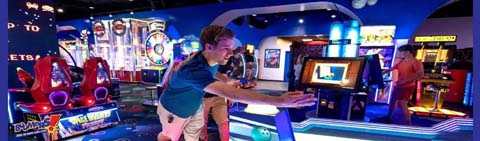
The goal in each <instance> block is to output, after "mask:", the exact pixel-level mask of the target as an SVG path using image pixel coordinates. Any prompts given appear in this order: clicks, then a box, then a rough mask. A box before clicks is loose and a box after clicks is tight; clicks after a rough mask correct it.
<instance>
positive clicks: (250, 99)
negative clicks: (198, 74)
mask: <svg viewBox="0 0 480 141" xmlns="http://www.w3.org/2000/svg"><path fill="white" fill-rule="evenodd" d="M204 91H205V92H208V93H212V94H216V95H219V96H222V97H226V98H228V99H233V100H237V101H239V102H242V103H247V104H264V105H274V106H278V107H303V106H311V105H313V104H315V101H316V98H315V97H314V96H313V94H303V92H287V93H285V94H283V95H282V96H268V95H263V94H259V93H255V92H253V91H251V90H244V89H237V88H233V87H232V86H230V85H227V84H225V83H223V82H219V81H216V82H213V83H211V84H209V85H207V87H205V88H204Z"/></svg>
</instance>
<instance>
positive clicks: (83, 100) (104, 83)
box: [75, 57, 112, 106]
mask: <svg viewBox="0 0 480 141" xmlns="http://www.w3.org/2000/svg"><path fill="white" fill-rule="evenodd" d="M108 70H110V68H109V66H108V63H107V61H105V60H103V59H102V58H100V57H95V58H92V59H90V60H87V61H86V62H85V64H84V66H83V71H84V72H83V73H84V77H83V80H82V82H81V84H80V90H81V93H82V95H81V96H80V97H78V98H76V99H75V100H76V101H77V103H78V104H80V105H83V106H92V105H94V104H100V103H106V102H109V101H110V98H111V96H110V93H111V92H112V80H111V77H110V74H109V73H108Z"/></svg>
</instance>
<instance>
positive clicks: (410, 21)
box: [58, 0, 448, 44]
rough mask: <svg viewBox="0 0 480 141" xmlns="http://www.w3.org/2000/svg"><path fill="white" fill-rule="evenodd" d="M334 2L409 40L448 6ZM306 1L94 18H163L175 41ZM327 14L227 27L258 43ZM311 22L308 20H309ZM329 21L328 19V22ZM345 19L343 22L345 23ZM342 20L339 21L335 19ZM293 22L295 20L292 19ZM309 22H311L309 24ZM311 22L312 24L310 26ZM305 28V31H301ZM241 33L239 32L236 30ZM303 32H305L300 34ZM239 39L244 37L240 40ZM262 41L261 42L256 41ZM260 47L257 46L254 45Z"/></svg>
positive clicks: (434, 0) (431, 1)
mask: <svg viewBox="0 0 480 141" xmlns="http://www.w3.org/2000/svg"><path fill="white" fill-rule="evenodd" d="M327 1H330V2H335V3H336V4H339V5H341V6H344V7H346V8H348V9H350V10H351V11H352V12H353V13H355V14H356V15H357V16H358V17H359V18H360V19H361V21H362V22H363V24H364V25H395V26H397V31H396V35H395V37H396V38H402V39H408V38H410V36H411V35H412V34H413V33H414V32H415V30H416V28H417V27H418V26H419V25H420V24H421V23H423V21H424V20H425V19H426V18H427V17H428V16H430V15H431V14H432V13H433V12H434V11H435V10H437V9H438V8H440V7H441V6H442V5H444V4H446V3H447V2H448V0H421V1H419V0H401V1H387V0H378V2H377V4H376V5H374V6H368V5H367V6H365V7H364V8H362V9H354V8H353V7H352V6H351V5H352V2H351V1H350V0H327ZM306 2H318V1H314V0H281V1H278V0H262V1H258V0H238V1H233V2H228V3H221V4H208V5H199V6H191V7H182V8H173V9H166V10H159V11H145V12H138V13H135V14H133V15H131V14H129V13H125V14H119V15H113V17H108V16H104V17H94V18H95V20H99V19H113V18H118V17H125V18H152V17H155V18H158V19H164V20H166V21H167V22H168V24H169V29H168V30H167V34H168V35H170V36H171V37H172V38H180V37H182V36H185V35H189V34H194V35H196V36H198V35H199V33H200V31H201V29H202V28H203V27H205V26H208V25H210V24H211V22H212V21H213V20H214V19H215V18H217V17H218V16H219V15H221V14H223V13H225V12H227V11H229V10H232V9H246V8H252V7H265V6H275V5H285V4H296V3H306ZM328 16H329V15H328V14H325V15H323V17H322V14H320V16H319V17H317V15H316V14H313V15H308V14H307V16H306V20H305V23H306V24H305V25H295V22H287V23H281V24H280V23H273V22H274V21H272V23H273V24H272V25H270V26H268V27H267V28H266V29H265V30H260V29H248V28H246V27H238V28H237V27H234V26H232V25H231V24H229V25H228V27H231V28H232V29H234V30H235V31H236V32H237V34H238V35H241V36H247V35H248V37H245V38H252V39H246V40H249V42H250V41H252V42H256V41H255V40H257V41H258V40H261V39H263V38H264V37H265V36H269V35H273V34H275V33H276V32H277V34H289V35H290V34H296V33H306V34H310V33H313V34H315V33H321V32H325V30H326V29H325V28H324V27H329V26H326V25H329V24H330V22H331V21H332V19H331V18H328ZM307 19H308V20H307ZM327 19H328V20H327ZM346 19H347V18H345V19H344V20H346ZM86 20H87V19H78V20H71V21H63V22H58V25H60V26H63V25H72V26H74V27H76V28H77V29H80V30H81V29H85V28H91V23H88V22H85V21H86ZM335 20H339V18H337V19H335ZM292 21H294V20H292ZM307 21H308V22H307ZM310 21H312V22H313V23H310ZM300 28H303V29H300ZM237 30H238V31H237ZM301 30H303V31H301ZM239 38H240V39H241V38H242V37H239ZM253 38H259V39H253ZM252 44H258V43H252Z"/></svg>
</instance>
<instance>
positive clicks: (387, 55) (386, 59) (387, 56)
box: [358, 47, 395, 69]
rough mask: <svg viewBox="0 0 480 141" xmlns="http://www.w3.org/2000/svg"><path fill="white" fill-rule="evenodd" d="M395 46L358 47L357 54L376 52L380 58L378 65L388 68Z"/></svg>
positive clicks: (391, 61) (390, 64)
mask: <svg viewBox="0 0 480 141" xmlns="http://www.w3.org/2000/svg"><path fill="white" fill-rule="evenodd" d="M394 51H395V48H393V47H392V48H360V49H359V54H358V55H359V56H365V55H372V54H378V58H379V60H380V67H381V68H382V69H388V68H390V66H392V63H393V53H394Z"/></svg>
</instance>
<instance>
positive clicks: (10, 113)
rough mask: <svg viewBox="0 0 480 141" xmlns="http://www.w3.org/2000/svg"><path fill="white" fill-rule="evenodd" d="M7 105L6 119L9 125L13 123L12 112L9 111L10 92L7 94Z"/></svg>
mask: <svg viewBox="0 0 480 141" xmlns="http://www.w3.org/2000/svg"><path fill="white" fill-rule="evenodd" d="M7 100H8V101H7V103H8V119H9V120H10V123H13V116H12V111H11V110H10V92H8V93H7Z"/></svg>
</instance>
